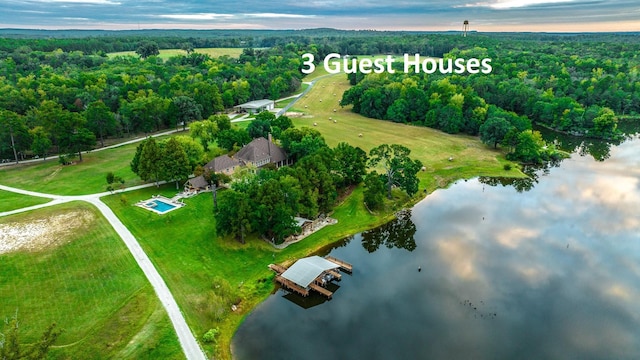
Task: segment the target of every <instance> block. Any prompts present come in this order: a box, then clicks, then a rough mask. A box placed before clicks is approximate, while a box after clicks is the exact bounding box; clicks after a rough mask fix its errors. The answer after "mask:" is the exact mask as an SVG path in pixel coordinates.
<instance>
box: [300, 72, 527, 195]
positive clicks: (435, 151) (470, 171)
mask: <svg viewBox="0 0 640 360" xmlns="http://www.w3.org/2000/svg"><path fill="white" fill-rule="evenodd" d="M349 87H350V85H349V83H348V81H347V79H346V76H345V75H344V74H338V75H333V76H329V77H325V78H323V79H320V80H318V82H317V83H316V84H315V85H314V88H313V90H312V91H310V92H309V93H308V94H307V95H305V97H303V98H302V99H300V100H299V101H298V102H297V103H296V104H295V105H294V109H292V110H291V111H297V112H300V113H301V116H300V117H296V118H293V122H294V124H295V125H296V126H298V127H301V126H307V127H312V128H314V129H317V130H318V131H320V132H321V133H322V135H323V136H324V138H325V140H326V141H327V144H329V146H332V147H333V146H336V145H337V144H338V143H339V142H343V141H344V142H347V143H349V144H351V145H353V146H359V147H361V148H362V149H363V150H365V151H367V152H368V151H369V150H371V149H372V148H374V147H376V146H378V145H381V144H401V145H404V146H406V147H408V148H409V149H411V155H410V156H411V157H412V158H415V159H419V160H420V161H422V163H423V164H424V165H425V167H426V171H425V172H421V173H420V174H419V176H420V179H421V181H422V186H421V188H423V187H426V188H427V189H428V190H429V191H433V190H434V189H436V188H439V187H444V186H447V185H448V184H449V183H451V182H453V181H455V180H456V179H461V178H471V177H475V176H511V177H521V176H524V174H522V173H521V172H520V171H519V170H517V168H518V166H517V165H516V164H512V167H513V168H514V169H513V170H510V171H506V170H504V169H503V167H504V164H507V163H510V164H511V162H509V161H507V160H506V159H505V157H504V153H503V152H501V151H500V150H494V149H492V148H491V147H489V146H487V145H485V144H482V142H480V140H479V139H478V138H477V137H472V136H466V135H449V134H446V133H443V132H441V131H438V130H434V129H431V128H427V127H420V126H411V125H405V124H398V123H394V122H391V121H384V120H375V119H370V118H366V117H364V116H361V115H359V114H356V113H354V112H352V111H351V107H345V108H342V107H340V104H339V103H340V99H341V98H342V94H343V93H344V91H346V90H347V89H348V88H349ZM321 100H322V101H321ZM305 106H306V107H305ZM334 110H335V112H334ZM334 121H335V122H334ZM314 123H315V124H316V126H314ZM360 134H362V136H360ZM450 157H452V158H453V161H449V158H450Z"/></svg>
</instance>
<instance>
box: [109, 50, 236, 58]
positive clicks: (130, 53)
mask: <svg viewBox="0 0 640 360" xmlns="http://www.w3.org/2000/svg"><path fill="white" fill-rule="evenodd" d="M242 50H243V49H242V48H201V49H195V50H194V52H197V53H201V54H207V55H209V56H211V57H220V56H225V55H226V56H229V57H232V58H238V57H240V54H242ZM186 54H187V53H186V52H185V51H184V50H180V49H163V50H160V55H159V57H160V58H161V59H164V60H166V59H168V58H170V57H173V56H177V55H186ZM107 56H109V57H110V58H111V57H115V56H138V54H136V52H135V51H121V52H114V53H109V54H107Z"/></svg>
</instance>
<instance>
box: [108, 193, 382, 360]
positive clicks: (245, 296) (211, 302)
mask: <svg viewBox="0 0 640 360" xmlns="http://www.w3.org/2000/svg"><path fill="white" fill-rule="evenodd" d="M154 194H163V195H166V196H172V195H174V194H175V189H174V188H172V187H171V186H164V187H161V188H160V189H157V188H152V189H143V190H138V191H135V192H131V193H128V194H126V195H124V196H125V198H126V202H123V201H122V195H111V196H107V197H105V198H103V200H104V201H105V203H107V205H109V207H111V208H112V209H113V210H114V212H115V213H116V214H117V215H118V217H119V218H120V219H121V220H122V221H123V222H124V224H125V225H126V226H127V228H129V229H130V230H131V231H132V233H133V234H134V235H135V237H136V238H137V239H138V241H139V242H140V244H141V245H142V247H143V248H144V250H145V252H146V253H147V254H148V255H149V257H150V258H151V260H152V261H153V263H154V264H155V265H156V267H157V268H158V271H159V272H160V274H161V275H162V277H163V278H164V279H165V281H166V282H167V285H168V286H169V288H170V289H171V292H172V293H173V295H174V296H175V298H176V300H177V301H178V304H179V305H180V307H181V309H182V311H183V313H184V314H185V316H186V318H187V322H188V324H189V326H190V327H191V329H192V330H193V331H194V334H195V335H196V337H198V338H199V339H201V338H202V335H203V334H204V333H205V332H206V331H207V330H208V329H211V328H215V327H218V328H219V329H220V330H221V334H220V338H219V341H218V349H217V350H218V351H217V352H216V355H217V357H219V358H226V359H228V358H230V357H231V354H230V352H229V344H230V341H231V337H232V335H233V333H234V332H235V330H236V328H237V327H238V326H239V324H240V323H241V321H242V320H243V319H244V317H245V316H246V315H247V314H248V312H249V311H251V310H252V309H253V307H255V306H256V305H257V304H258V303H260V302H261V301H262V300H263V299H264V298H265V297H267V296H268V295H269V294H270V293H271V291H272V290H273V288H274V285H273V282H272V279H273V274H272V272H271V271H270V270H269V269H268V268H267V265H268V264H270V263H291V262H292V261H293V260H295V259H297V258H299V257H303V256H306V255H308V254H309V253H311V252H314V251H316V250H317V249H320V248H323V247H326V246H328V245H330V244H331V243H334V242H336V241H338V240H340V239H342V238H345V237H347V236H349V235H352V234H354V233H357V232H359V231H362V230H366V229H369V228H372V227H374V226H376V225H381V224H383V223H384V222H386V221H388V220H389V219H391V217H390V216H380V217H377V216H373V215H371V214H369V212H368V211H367V210H366V209H365V208H364V205H363V201H362V189H361V188H357V189H356V190H355V191H354V192H353V194H352V196H350V197H348V198H347V199H346V201H345V202H344V203H343V204H341V205H340V206H338V207H337V208H336V210H335V212H334V214H333V215H332V216H333V217H334V218H336V219H338V224H336V225H332V226H327V227H325V228H324V229H322V230H320V231H319V232H317V233H315V234H313V235H312V236H310V237H308V238H306V239H305V240H303V241H301V242H299V243H296V244H293V245H291V246H289V247H288V248H286V249H284V250H282V251H280V250H276V249H274V248H273V247H272V246H271V245H269V244H267V243H266V242H264V241H263V240H260V239H257V238H255V237H254V238H249V239H248V240H247V243H246V244H245V245H242V244H240V243H239V242H237V241H235V240H233V239H228V238H225V239H220V238H218V237H217V235H216V231H215V219H214V218H213V215H212V210H213V203H212V198H211V194H210V193H205V194H200V195H198V196H196V197H194V198H191V199H185V203H186V204H187V206H185V207H183V208H181V209H179V210H176V211H173V212H170V213H168V214H166V215H157V214H155V213H152V212H150V211H147V210H144V209H142V208H140V207H137V206H134V205H132V204H134V203H135V202H137V201H140V200H144V199H148V198H150V197H151V196H152V195H154ZM159 229H162V230H161V231H159ZM220 289H225V290H224V291H221V290H220ZM228 289H230V290H228ZM221 292H223V293H225V294H227V293H230V294H231V295H229V297H230V298H233V299H235V298H237V299H239V300H240V301H239V302H237V301H234V303H237V306H238V310H237V311H236V312H232V311H231V309H230V305H229V304H228V303H225V301H223V300H221V299H220V297H221V296H223V295H221V294H220V293H221ZM203 346H204V348H205V349H206V350H207V352H209V353H210V354H211V353H213V351H214V349H213V347H212V346H210V345H206V344H203Z"/></svg>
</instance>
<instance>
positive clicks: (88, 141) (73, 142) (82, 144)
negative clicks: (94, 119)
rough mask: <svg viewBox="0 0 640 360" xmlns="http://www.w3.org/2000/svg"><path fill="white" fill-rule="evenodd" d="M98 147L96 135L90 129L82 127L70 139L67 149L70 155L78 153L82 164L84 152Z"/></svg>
mask: <svg viewBox="0 0 640 360" xmlns="http://www.w3.org/2000/svg"><path fill="white" fill-rule="evenodd" d="M95 145H96V135H95V134H94V133H92V132H91V131H90V130H89V129H87V128H84V127H81V128H78V129H76V130H75V131H74V132H73V134H71V136H70V137H69V144H68V145H66V148H67V149H68V150H69V152H70V153H78V157H79V159H80V160H79V161H80V162H82V152H83V151H87V150H91V149H92V148H93V147H94V146H95Z"/></svg>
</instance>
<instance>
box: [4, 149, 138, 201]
mask: <svg viewBox="0 0 640 360" xmlns="http://www.w3.org/2000/svg"><path fill="white" fill-rule="evenodd" d="M136 146H138V144H137V143H136V144H130V145H124V146H120V147H117V148H115V149H109V150H104V151H96V152H90V153H88V154H83V155H82V159H83V161H82V162H81V163H76V164H73V165H65V166H63V165H60V164H59V163H58V161H57V160H49V161H42V162H36V163H30V164H24V165H18V166H11V167H5V168H2V169H0V184H3V185H7V186H12V187H16V188H20V189H28V190H32V191H38V192H43V193H51V194H57V195H83V194H92V193H98V192H103V191H106V188H107V180H106V175H107V173H108V172H109V171H112V172H113V173H114V174H116V175H118V176H120V177H122V178H123V179H124V180H125V186H127V187H129V186H135V185H140V184H142V180H140V178H139V177H138V176H137V175H135V174H134V173H133V172H132V171H131V168H130V166H129V162H130V161H131V159H132V158H133V154H134V153H135V150H136Z"/></svg>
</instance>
